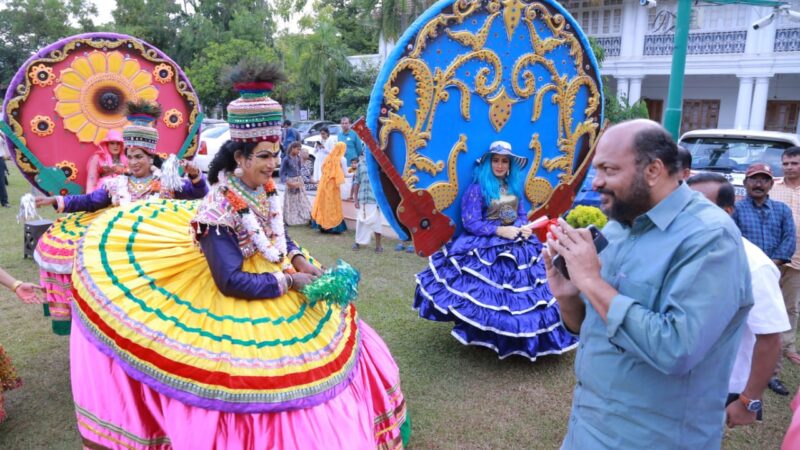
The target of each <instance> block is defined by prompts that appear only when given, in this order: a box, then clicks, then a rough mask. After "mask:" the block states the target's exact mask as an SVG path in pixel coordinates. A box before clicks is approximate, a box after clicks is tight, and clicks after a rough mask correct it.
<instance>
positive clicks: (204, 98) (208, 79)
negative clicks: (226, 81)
mask: <svg viewBox="0 0 800 450" xmlns="http://www.w3.org/2000/svg"><path fill="white" fill-rule="evenodd" d="M243 58H253V59H257V60H261V61H264V62H276V61H278V55H277V53H276V52H275V50H274V49H272V48H270V47H267V46H266V44H254V43H252V42H248V41H243V40H240V39H231V40H229V41H227V42H224V43H218V42H212V43H210V44H209V45H208V46H207V47H206V48H204V49H203V51H202V52H201V53H200V55H199V56H198V57H197V58H196V59H195V60H194V61H192V64H191V66H189V67H188V68H186V74H187V76H188V77H189V79H190V80H191V81H192V86H194V89H195V91H196V92H197V95H198V96H199V97H200V100H201V102H202V103H203V107H204V108H205V109H206V110H208V111H211V110H213V109H214V108H215V107H216V106H217V105H219V106H222V107H223V108H224V106H225V105H227V104H228V103H229V102H230V101H231V100H233V99H235V98H236V97H237V95H236V93H235V92H234V91H233V90H232V89H230V88H228V89H226V88H224V87H223V85H222V83H221V81H220V74H221V73H222V72H223V71H224V70H225V69H226V68H228V67H231V66H233V65H235V64H236V63H238V62H239V60H240V59H243Z"/></svg>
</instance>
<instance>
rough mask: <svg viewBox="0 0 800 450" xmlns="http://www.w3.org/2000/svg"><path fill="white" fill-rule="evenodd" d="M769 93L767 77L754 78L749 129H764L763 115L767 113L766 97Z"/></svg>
mask: <svg viewBox="0 0 800 450" xmlns="http://www.w3.org/2000/svg"><path fill="white" fill-rule="evenodd" d="M768 95H769V78H768V77H759V78H756V87H755V89H754V90H753V106H752V107H751V108H750V125H749V127H748V128H749V129H750V130H763V129H764V118H765V117H764V116H766V115H767V97H768Z"/></svg>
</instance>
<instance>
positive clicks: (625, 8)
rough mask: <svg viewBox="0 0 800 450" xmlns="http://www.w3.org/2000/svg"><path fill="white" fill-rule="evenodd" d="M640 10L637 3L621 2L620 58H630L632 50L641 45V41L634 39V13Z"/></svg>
mask: <svg viewBox="0 0 800 450" xmlns="http://www.w3.org/2000/svg"><path fill="white" fill-rule="evenodd" d="M640 8H641V6H639V4H638V3H634V2H622V29H621V30H620V31H621V32H622V33H621V36H620V49H619V56H620V57H621V58H630V57H632V56H633V54H634V48H635V47H636V46H637V45H642V41H640V40H638V39H636V38H637V36H636V13H637V12H638V10H639V9H640Z"/></svg>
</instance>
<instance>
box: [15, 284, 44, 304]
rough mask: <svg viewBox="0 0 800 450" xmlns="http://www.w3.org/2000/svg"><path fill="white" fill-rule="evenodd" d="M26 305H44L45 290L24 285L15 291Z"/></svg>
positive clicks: (35, 286)
mask: <svg viewBox="0 0 800 450" xmlns="http://www.w3.org/2000/svg"><path fill="white" fill-rule="evenodd" d="M14 293H15V294H17V297H19V299H20V300H22V301H23V302H25V303H29V304H30V303H44V288H42V287H41V286H37V285H35V284H32V283H22V284H20V285H19V286H18V287H17V290H16V291H14Z"/></svg>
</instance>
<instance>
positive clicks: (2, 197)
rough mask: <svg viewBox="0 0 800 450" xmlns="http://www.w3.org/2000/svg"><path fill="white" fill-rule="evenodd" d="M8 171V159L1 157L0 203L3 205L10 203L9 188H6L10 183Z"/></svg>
mask: <svg viewBox="0 0 800 450" xmlns="http://www.w3.org/2000/svg"><path fill="white" fill-rule="evenodd" d="M7 171H8V169H7V168H6V160H5V159H3V158H0V205H3V206H5V205H8V190H7V189H6V185H7V184H8V178H7V175H6V172H7Z"/></svg>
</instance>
